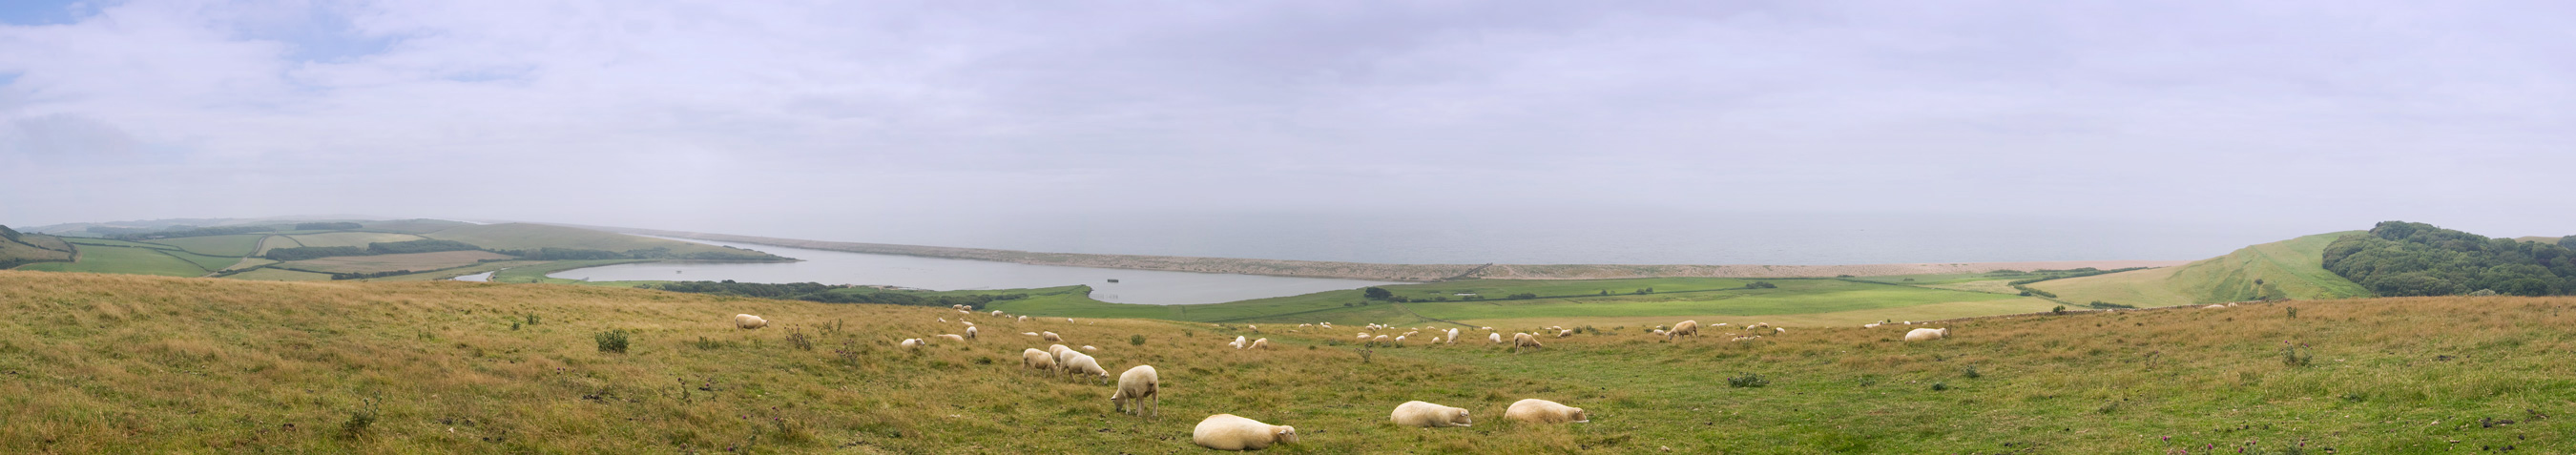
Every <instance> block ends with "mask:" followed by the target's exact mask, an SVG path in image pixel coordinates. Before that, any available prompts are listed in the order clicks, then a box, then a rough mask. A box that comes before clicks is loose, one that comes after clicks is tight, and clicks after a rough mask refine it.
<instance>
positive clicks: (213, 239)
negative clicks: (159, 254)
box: [152, 234, 268, 268]
mask: <svg viewBox="0 0 2576 455" xmlns="http://www.w3.org/2000/svg"><path fill="white" fill-rule="evenodd" d="M267 237H268V235H267V234H237V235H209V236H203V237H179V238H172V239H160V240H154V241H152V243H158V244H162V245H169V246H174V247H179V249H182V250H188V252H190V253H197V254H202V255H207V256H229V257H234V258H239V257H242V256H249V255H251V253H252V252H255V251H257V250H259V242H260V239H264V238H267ZM218 268H221V267H218Z"/></svg>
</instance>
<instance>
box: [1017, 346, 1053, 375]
mask: <svg viewBox="0 0 2576 455" xmlns="http://www.w3.org/2000/svg"><path fill="white" fill-rule="evenodd" d="M1020 367H1022V368H1029V369H1035V370H1046V371H1055V355H1054V354H1048V353H1047V352H1046V351H1040V350H1037V348H1029V349H1022V350H1020Z"/></svg>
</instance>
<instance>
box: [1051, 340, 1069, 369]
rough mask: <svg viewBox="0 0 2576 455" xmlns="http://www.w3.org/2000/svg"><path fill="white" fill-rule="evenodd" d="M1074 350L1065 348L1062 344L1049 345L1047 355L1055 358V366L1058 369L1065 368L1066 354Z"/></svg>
mask: <svg viewBox="0 0 2576 455" xmlns="http://www.w3.org/2000/svg"><path fill="white" fill-rule="evenodd" d="M1072 350H1073V348H1068V347H1064V345H1061V344H1050V345H1047V355H1052V356H1055V364H1056V366H1058V367H1062V366H1064V353H1065V352H1066V351H1072Z"/></svg>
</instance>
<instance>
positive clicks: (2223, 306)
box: [2201, 305, 2227, 310]
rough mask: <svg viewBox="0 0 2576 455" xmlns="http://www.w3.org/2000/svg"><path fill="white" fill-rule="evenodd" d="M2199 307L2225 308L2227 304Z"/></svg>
mask: <svg viewBox="0 0 2576 455" xmlns="http://www.w3.org/2000/svg"><path fill="white" fill-rule="evenodd" d="M2201 308H2208V309H2212V310H2215V309H2220V308H2227V305H2210V306H2205V307H2201Z"/></svg>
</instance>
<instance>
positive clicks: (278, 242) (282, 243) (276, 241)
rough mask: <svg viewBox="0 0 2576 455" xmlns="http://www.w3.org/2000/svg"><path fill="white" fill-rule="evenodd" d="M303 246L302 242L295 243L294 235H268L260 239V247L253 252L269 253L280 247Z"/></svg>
mask: <svg viewBox="0 0 2576 455" xmlns="http://www.w3.org/2000/svg"><path fill="white" fill-rule="evenodd" d="M301 246H304V244H301V243H295V237H294V236H285V235H272V236H268V237H264V238H261V239H260V241H259V249H258V250H257V251H254V252H253V253H254V254H268V250H274V249H278V248H295V247H301Z"/></svg>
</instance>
